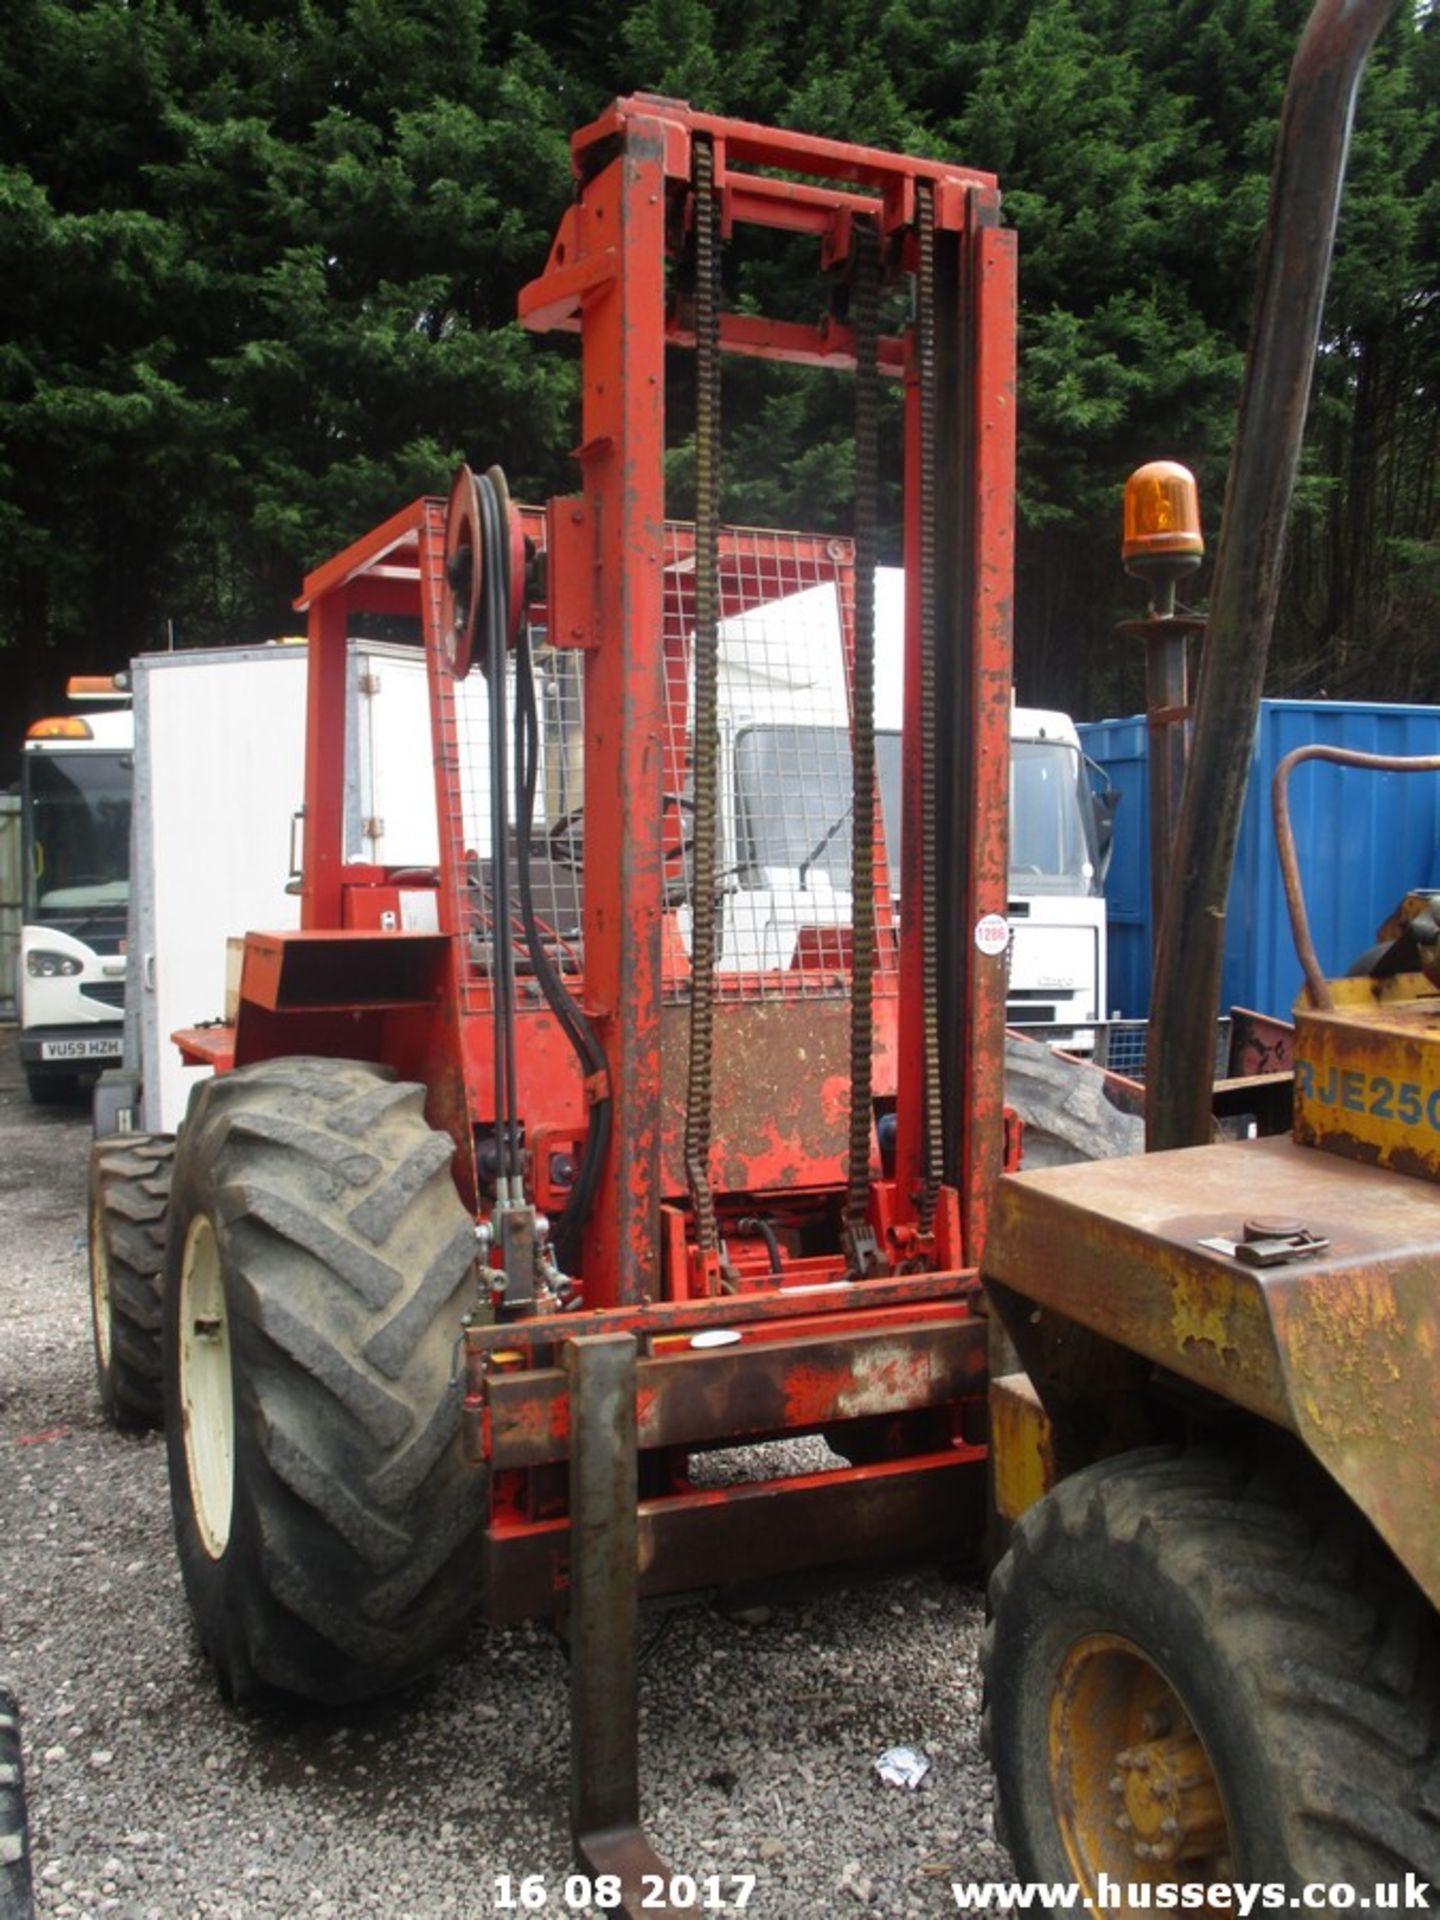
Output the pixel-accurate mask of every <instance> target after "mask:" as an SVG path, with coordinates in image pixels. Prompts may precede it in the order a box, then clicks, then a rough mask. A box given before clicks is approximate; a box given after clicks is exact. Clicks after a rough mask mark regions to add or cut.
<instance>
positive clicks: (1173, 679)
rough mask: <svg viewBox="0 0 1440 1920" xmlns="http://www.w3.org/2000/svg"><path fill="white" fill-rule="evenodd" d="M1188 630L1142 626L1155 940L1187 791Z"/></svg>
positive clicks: (1174, 623) (1178, 625)
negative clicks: (1171, 856)
mask: <svg viewBox="0 0 1440 1920" xmlns="http://www.w3.org/2000/svg"><path fill="white" fill-rule="evenodd" d="M1188 625H1189V623H1188V622H1185V621H1181V620H1175V619H1169V620H1162V619H1158V618H1157V619H1151V620H1147V621H1146V622H1145V623H1144V628H1145V710H1146V713H1147V714H1148V716H1149V759H1150V767H1149V777H1150V924H1151V926H1152V927H1153V928H1154V929H1155V933H1156V937H1157V938H1158V937H1159V931H1160V922H1161V919H1162V918H1163V916H1164V912H1165V893H1166V889H1167V888H1168V887H1169V884H1170V854H1171V848H1172V845H1173V843H1174V839H1175V824H1176V822H1177V821H1178V820H1179V818H1180V801H1181V797H1182V795H1183V794H1184V791H1185V760H1186V756H1187V753H1188V750H1189V744H1190V716H1189V711H1188V709H1189V705H1190V672H1189V658H1188V648H1187V639H1188V635H1187V632H1186V627H1187V626H1188Z"/></svg>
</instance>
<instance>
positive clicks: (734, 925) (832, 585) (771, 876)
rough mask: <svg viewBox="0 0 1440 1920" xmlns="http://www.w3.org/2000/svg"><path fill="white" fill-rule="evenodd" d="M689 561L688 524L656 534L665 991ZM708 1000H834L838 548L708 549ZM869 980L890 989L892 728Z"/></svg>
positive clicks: (841, 837)
mask: <svg viewBox="0 0 1440 1920" xmlns="http://www.w3.org/2000/svg"><path fill="white" fill-rule="evenodd" d="M694 579H695V560H694V543H693V535H692V532H691V530H690V529H689V528H688V527H680V526H673V527H671V528H669V529H668V532H667V551H666V567H665V632H664V651H665V685H666V711H667V732H666V743H665V789H664V796H663V801H662V806H663V809H664V818H663V822H662V833H663V840H664V848H665V870H666V897H667V903H668V905H669V906H670V907H671V908H672V909H673V910H674V913H675V926H676V931H677V934H678V939H677V940H676V941H674V942H671V943H669V944H668V946H667V949H666V969H665V976H664V983H663V990H664V992H665V995H666V997H667V998H669V999H672V1000H673V999H680V998H683V997H684V996H685V994H686V992H687V991H688V986H689V971H688V955H689V952H690V930H691V924H692V917H693V906H694V897H693V888H694V868H695V862H694V835H695V823H694V806H693V792H694V770H695V757H696V753H697V741H696V733H695V725H694V702H695V609H694ZM719 590H720V591H719V604H720V620H719V631H718V663H717V682H718V700H717V707H718V725H717V730H716V739H715V743H714V750H715V751H716V753H717V755H718V759H717V775H718V778H717V791H718V795H719V804H718V810H717V820H716V849H715V872H716V896H717V897H716V919H717V926H718V938H717V960H716V975H715V990H716V993H717V995H718V996H719V997H720V998H722V999H723V998H730V999H775V998H785V999H793V998H803V997H809V996H814V995H832V996H833V995H836V994H842V993H844V992H845V991H846V989H847V985H848V975H849V968H850V956H851V919H852V915H851V853H852V836H853V831H854V821H853V814H854V767H853V754H852V748H851V740H852V735H851V684H852V671H853V649H854V570H853V555H852V551H851V548H850V543H849V542H848V541H844V540H836V539H828V538H826V537H824V536H820V535H805V534H784V533H773V532H767V531H761V530H758V529H753V528H727V529H725V530H723V532H722V534H721V538H720V566H719ZM877 756H878V763H879V764H878V769H877V806H876V809H875V814H874V820H873V825H872V827H871V831H872V833H873V836H874V846H875V876H876V878H875V892H874V900H873V903H872V907H871V911H872V912H873V913H875V914H876V915H877V946H878V954H879V958H878V962H877V976H878V977H879V979H880V980H881V981H882V982H883V981H889V982H891V983H893V975H894V941H893V915H892V909H891V905H890V880H889V869H888V868H887V864H886V858H885V848H886V835H885V832H884V823H885V821H886V819H889V820H892V821H893V822H894V825H895V827H896V828H897V829H898V824H899V809H900V742H899V734H898V731H894V732H890V733H887V734H885V735H883V736H881V738H880V739H879V740H878V741H877Z"/></svg>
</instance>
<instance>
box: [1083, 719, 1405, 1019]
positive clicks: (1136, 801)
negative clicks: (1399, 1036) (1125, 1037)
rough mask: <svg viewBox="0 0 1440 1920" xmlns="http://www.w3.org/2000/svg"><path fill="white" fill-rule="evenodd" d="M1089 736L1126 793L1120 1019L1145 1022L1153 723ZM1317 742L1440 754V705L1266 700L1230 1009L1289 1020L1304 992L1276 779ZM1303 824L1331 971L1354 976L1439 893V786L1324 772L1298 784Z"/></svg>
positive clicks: (1225, 983)
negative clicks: (1279, 833) (1378, 937)
mask: <svg viewBox="0 0 1440 1920" xmlns="http://www.w3.org/2000/svg"><path fill="white" fill-rule="evenodd" d="M1079 731H1080V738H1081V740H1082V742H1083V743H1084V747H1085V751H1086V753H1087V754H1088V755H1089V756H1090V758H1091V759H1092V760H1094V761H1096V762H1097V763H1098V764H1099V765H1100V766H1102V767H1103V768H1104V769H1105V772H1106V774H1107V775H1108V776H1109V778H1110V780H1111V781H1112V782H1113V783H1114V785H1115V786H1116V787H1117V788H1118V790H1119V792H1120V796H1121V799H1120V806H1119V810H1118V812H1117V813H1116V815H1115V849H1114V854H1113V857H1112V860H1111V864H1110V871H1109V874H1108V875H1107V877H1106V881H1105V896H1106V918H1107V921H1108V925H1109V977H1110V996H1109V997H1110V1003H1111V1009H1112V1011H1114V1012H1118V1013H1120V1014H1123V1015H1124V1016H1125V1017H1127V1018H1129V1019H1143V1018H1144V1017H1145V1016H1146V1015H1148V1013H1149V1011H1150V940H1151V921H1150V807H1149V780H1148V765H1147V759H1148V756H1147V747H1146V727H1145V719H1144V716H1143V715H1141V716H1139V717H1137V718H1132V719H1128V720H1098V721H1094V722H1092V723H1090V724H1088V725H1085V726H1082V727H1081V728H1080V730H1079ZM1316 741H1321V742H1324V743H1325V744H1326V745H1328V746H1337V747H1348V748H1351V749H1353V750H1354V751H1356V752H1359V753H1385V754H1406V755H1421V754H1425V755H1434V754H1440V707H1399V706H1371V705H1366V704H1363V703H1361V702H1357V701H1344V700H1265V701H1262V702H1261V706H1260V717H1259V721H1258V723H1257V726H1256V732H1255V752H1254V755H1253V757H1252V759H1251V762H1250V783H1249V787H1248V789H1247V791H1246V795H1245V811H1244V814H1243V816H1242V818H1241V823H1240V840H1239V844H1238V846H1237V848H1236V852H1235V876H1234V880H1233V882H1232V885H1231V888H1230V902H1229V908H1228V912H1227V923H1226V930H1225V962H1224V970H1223V973H1222V976H1221V1007H1222V1009H1223V1008H1225V1007H1231V1006H1240V1007H1253V1008H1254V1009H1256V1011H1258V1012H1260V1013H1270V1014H1277V1015H1280V1016H1282V1017H1286V1018H1288V1016H1289V1013H1290V1009H1291V1007H1292V1006H1293V1005H1294V1002H1295V997H1296V995H1297V994H1298V992H1299V991H1300V964H1299V962H1298V961H1297V960H1296V958H1295V947H1294V942H1293V941H1292V939H1291V935H1290V922H1289V918H1288V916H1287V914H1286V911H1285V894H1284V889H1283V887H1282V885H1281V881H1280V863H1279V861H1278V860H1277V858H1276V855H1275V834H1274V828H1273V827H1272V825H1271V820H1270V782H1271V778H1272V776H1273V774H1274V772H1275V768H1276V767H1277V766H1278V765H1279V763H1280V761H1281V760H1283V759H1284V757H1285V755H1286V754H1287V753H1289V752H1290V751H1291V750H1292V749H1293V748H1295V747H1301V746H1309V745H1310V744H1311V743H1312V742H1316ZM1290 813H1291V819H1292V821H1293V823H1294V828H1295V844H1296V848H1297V850H1298V853H1299V857H1300V874H1301V878H1302V879H1303V881H1304V883H1305V899H1306V904H1307V906H1308V908H1309V912H1310V930H1311V934H1312V936H1313V938H1314V941H1315V949H1316V952H1317V953H1318V954H1319V957H1320V964H1321V966H1322V967H1323V968H1324V969H1325V971H1326V973H1327V974H1338V973H1343V972H1344V971H1345V969H1346V968H1347V967H1348V966H1349V965H1350V963H1351V962H1352V961H1353V960H1354V959H1355V958H1356V957H1357V956H1358V955H1359V954H1362V953H1363V952H1364V951H1365V950H1366V948H1367V947H1369V946H1371V945H1372V944H1373V943H1374V939H1375V931H1376V928H1377V927H1378V926H1379V925H1380V923H1381V921H1382V920H1384V919H1385V918H1386V917H1387V915H1388V914H1389V913H1390V912H1391V911H1392V909H1393V908H1394V907H1395V906H1396V905H1397V904H1398V903H1399V901H1400V899H1401V898H1402V896H1403V895H1404V894H1405V893H1406V892H1408V891H1409V889H1410V888H1412V887H1434V886H1436V885H1437V884H1440V775H1436V774H1426V773H1408V774H1401V773H1371V772H1367V771H1364V770H1362V769H1359V768H1352V767H1335V766H1327V765H1325V764H1324V763H1323V762H1320V763H1314V762H1312V763H1309V764H1307V765H1305V766H1303V767H1301V768H1300V769H1299V770H1298V771H1297V772H1296V773H1295V775H1294V776H1293V778H1292V779H1291V781H1290Z"/></svg>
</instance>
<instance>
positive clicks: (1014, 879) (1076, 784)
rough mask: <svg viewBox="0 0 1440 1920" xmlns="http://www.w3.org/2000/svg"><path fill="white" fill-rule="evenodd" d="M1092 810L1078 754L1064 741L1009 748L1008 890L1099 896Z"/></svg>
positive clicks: (1015, 744)
mask: <svg viewBox="0 0 1440 1920" xmlns="http://www.w3.org/2000/svg"><path fill="white" fill-rule="evenodd" d="M1093 820H1094V807H1093V802H1092V800H1091V798H1090V791H1089V788H1088V787H1087V786H1086V784H1085V770H1084V765H1083V763H1082V761H1081V758H1080V755H1079V753H1078V751H1077V750H1076V749H1075V748H1074V747H1072V746H1069V745H1067V743H1066V742H1065V741H1063V740H1012V741H1011V743H1010V890H1011V892H1012V893H1018V894H1027V893H1069V894H1075V893H1087V894H1098V893H1099V891H1100V875H1099V870H1098V865H1097V861H1096V849H1095V838H1094V827H1093Z"/></svg>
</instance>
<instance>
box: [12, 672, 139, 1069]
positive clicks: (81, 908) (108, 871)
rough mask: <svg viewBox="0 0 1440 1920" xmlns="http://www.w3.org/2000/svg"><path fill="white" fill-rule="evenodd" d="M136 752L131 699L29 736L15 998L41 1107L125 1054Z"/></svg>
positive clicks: (43, 723)
mask: <svg viewBox="0 0 1440 1920" xmlns="http://www.w3.org/2000/svg"><path fill="white" fill-rule="evenodd" d="M71 691H72V696H73V697H75V698H85V697H91V698H94V697H104V696H103V695H97V694H96V693H94V692H93V691H92V692H90V693H89V694H88V695H87V694H86V693H85V692H82V691H79V690H77V686H76V683H73V682H72V687H71ZM121 695H122V689H121V688H119V687H118V686H117V685H116V684H115V683H113V682H111V683H109V697H110V698H111V699H114V698H116V697H120V696H121ZM133 747H134V722H133V719H132V716H131V713H130V710H129V708H128V706H127V707H122V708H119V709H115V708H111V709H108V710H105V711H98V710H97V711H95V712H92V713H89V714H87V715H86V716H84V717H83V718H82V717H81V716H79V715H75V714H65V715H58V716H56V717H54V718H52V719H46V720H37V721H36V722H35V724H34V725H33V726H32V727H31V728H30V729H29V732H28V733H27V735H26V737H25V743H24V753H23V757H22V767H21V790H20V798H21V833H22V843H23V853H22V860H23V866H24V885H23V908H22V917H21V926H20V952H19V965H18V995H17V998H18V1002H19V1005H18V1012H19V1020H20V1034H19V1046H20V1063H21V1066H22V1067H23V1069H24V1072H25V1080H26V1084H27V1085H28V1087H29V1089H30V1097H31V1099H32V1100H34V1101H36V1102H37V1103H45V1102H50V1101H54V1100H58V1099H64V1098H68V1097H70V1096H71V1095H73V1093H74V1092H75V1090H76V1088H77V1086H78V1085H79V1084H80V1082H81V1081H88V1080H93V1079H94V1077H95V1075H96V1074H97V1073H98V1072H99V1071H100V1070H101V1069H102V1068H104V1067H106V1066H107V1065H110V1064H112V1063H114V1062H116V1061H118V1060H119V1059H120V1056H121V1031H122V1021H123V1019H124V1009H125V980H126V954H125V948H126V908H127V903H128V900H129V893H130V784H131V768H132V761H133Z"/></svg>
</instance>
